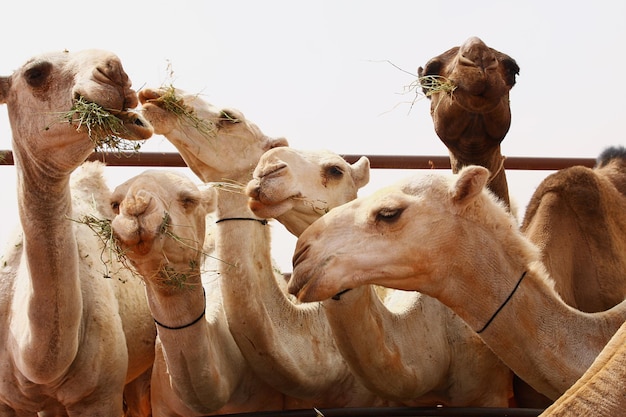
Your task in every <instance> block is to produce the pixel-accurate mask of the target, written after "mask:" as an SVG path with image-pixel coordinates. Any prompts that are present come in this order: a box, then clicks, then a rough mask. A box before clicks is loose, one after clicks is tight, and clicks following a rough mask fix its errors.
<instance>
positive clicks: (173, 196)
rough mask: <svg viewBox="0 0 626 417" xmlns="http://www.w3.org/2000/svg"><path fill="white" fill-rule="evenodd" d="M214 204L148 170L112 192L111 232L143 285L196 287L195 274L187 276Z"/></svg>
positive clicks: (179, 180) (181, 181) (183, 182)
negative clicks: (152, 280)
mask: <svg viewBox="0 0 626 417" xmlns="http://www.w3.org/2000/svg"><path fill="white" fill-rule="evenodd" d="M215 204H216V199H215V191H214V189H212V188H203V189H202V190H200V189H199V188H198V187H197V186H195V185H194V184H193V183H192V182H191V181H190V180H189V179H188V178H187V177H185V176H184V175H182V174H179V173H176V172H171V171H156V170H149V171H145V172H143V173H142V174H140V175H138V176H136V177H134V178H131V179H130V180H128V181H126V182H125V183H123V184H121V185H119V186H118V187H117V188H116V189H115V190H114V191H113V194H112V196H111V206H112V208H113V211H114V212H115V214H116V216H115V218H114V219H113V221H112V223H111V228H112V231H113V235H114V236H115V238H116V241H117V243H118V245H119V246H120V248H121V249H122V250H123V253H124V256H125V257H126V258H127V259H129V260H130V262H131V263H132V264H133V266H135V268H136V269H137V270H138V272H139V273H140V274H141V275H142V277H143V278H144V280H150V279H154V281H155V283H156V284H157V285H160V286H163V285H164V284H165V286H167V285H175V286H181V285H184V284H190V283H199V282H200V281H199V280H200V277H199V276H197V273H196V276H187V275H189V274H191V271H195V270H197V269H198V266H199V263H200V262H201V257H202V246H203V243H204V236H205V218H206V215H207V214H208V213H209V212H212V211H213V210H214V209H215ZM190 279H192V280H193V281H192V282H188V281H187V280H190ZM148 284H150V283H149V282H148Z"/></svg>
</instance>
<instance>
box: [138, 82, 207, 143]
mask: <svg viewBox="0 0 626 417" xmlns="http://www.w3.org/2000/svg"><path fill="white" fill-rule="evenodd" d="M164 91H165V92H164V93H163V94H162V95H161V96H160V97H159V98H155V99H150V100H148V101H147V102H148V103H157V105H159V106H160V107H161V108H162V109H164V110H166V111H168V112H170V113H173V114H175V115H176V116H177V117H178V119H179V120H180V121H181V123H182V124H183V125H189V126H191V127H193V128H194V129H196V130H197V131H198V132H199V133H200V134H201V135H202V136H204V137H205V138H208V139H213V138H215V136H216V132H217V126H216V125H215V123H214V122H212V121H211V120H205V119H202V118H200V117H199V116H198V115H197V114H196V112H195V110H194V108H193V107H191V106H188V105H186V104H185V101H184V100H183V99H182V98H180V97H178V96H177V95H176V88H174V86H173V85H171V84H170V85H169V87H167V88H164Z"/></svg>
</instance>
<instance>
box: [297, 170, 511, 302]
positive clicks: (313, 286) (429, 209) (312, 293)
mask: <svg viewBox="0 0 626 417" xmlns="http://www.w3.org/2000/svg"><path fill="white" fill-rule="evenodd" d="M488 178H489V171H488V170H487V169H485V168H483V167H479V166H470V167H466V168H464V169H463V170H462V171H461V172H460V174H459V175H458V176H456V177H453V179H448V178H446V177H443V176H439V175H435V174H429V175H426V176H414V177H410V178H408V179H405V180H403V181H400V182H398V183H396V184H394V185H391V186H389V187H387V188H383V189H381V190H379V191H377V192H376V193H374V194H372V195H370V196H367V197H361V198H357V199H356V200H353V201H351V202H349V203H346V204H344V205H342V206H340V207H337V208H335V209H333V210H331V211H330V212H329V213H328V214H326V215H325V216H323V217H321V218H320V219H319V220H317V221H315V222H314V223H313V224H312V225H311V226H309V228H307V229H306V230H305V231H304V232H303V233H302V234H301V235H300V237H299V238H298V242H297V245H296V250H295V254H294V257H293V267H294V269H293V275H292V277H291V280H290V282H289V292H290V293H292V294H294V295H297V297H298V298H299V299H300V300H301V301H305V302H308V301H319V300H324V299H327V298H330V297H332V296H334V295H336V294H339V293H341V292H343V291H344V290H348V289H351V288H355V287H358V286H361V285H365V284H379V285H382V286H385V287H390V288H397V289H401V290H417V291H421V292H424V293H426V294H429V295H432V296H436V295H437V294H438V293H439V292H440V291H442V290H443V289H444V287H445V290H446V291H452V290H453V284H454V283H450V282H441V280H438V279H437V278H440V277H442V276H448V275H450V274H451V273H454V268H457V267H458V268H463V267H467V266H466V263H467V262H465V261H464V257H466V256H468V255H469V254H471V252H472V249H475V250H477V251H478V250H480V251H486V250H488V249H486V248H484V247H481V248H480V249H478V248H473V246H472V245H474V244H476V245H479V246H480V245H490V244H492V245H494V248H496V249H494V251H495V252H497V248H498V247H500V246H502V243H501V242H498V241H497V240H496V237H494V235H496V236H499V235H502V234H506V233H509V234H511V233H512V234H515V235H519V233H518V232H517V227H516V226H515V219H514V218H513V217H512V216H511V215H510V214H508V213H507V212H506V211H505V210H504V208H503V206H502V205H501V203H500V202H499V201H498V200H497V199H496V198H495V197H494V196H493V195H492V194H491V193H490V192H488V191H487V190H486V189H485V186H486V183H487V180H488ZM499 230H504V232H501V231H499ZM469 234H471V235H472V239H469V238H468V236H467V235H469ZM520 236H521V235H520ZM466 240H467V241H468V246H467V247H465V246H463V244H464V242H465V241H466ZM476 253H479V252H476ZM473 258H476V256H473ZM479 261H481V260H479ZM485 262H487V261H485Z"/></svg>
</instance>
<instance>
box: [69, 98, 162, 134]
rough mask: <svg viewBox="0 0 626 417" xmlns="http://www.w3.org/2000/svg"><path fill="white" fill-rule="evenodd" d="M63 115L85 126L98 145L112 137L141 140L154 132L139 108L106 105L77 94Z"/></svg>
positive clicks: (71, 121) (80, 126) (72, 121)
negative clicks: (138, 110)
mask: <svg viewBox="0 0 626 417" xmlns="http://www.w3.org/2000/svg"><path fill="white" fill-rule="evenodd" d="M63 117H64V118H65V119H67V120H69V121H70V123H75V124H77V125H78V128H83V127H84V128H85V129H86V130H87V131H88V132H89V136H90V137H91V138H92V139H93V140H94V141H95V142H96V144H98V145H99V144H100V142H109V138H112V137H115V138H120V139H125V140H130V141H142V140H146V139H148V138H150V137H151V136H152V135H153V134H154V128H153V127H152V125H151V124H150V122H148V120H147V119H146V118H145V117H143V115H141V114H140V113H139V112H137V111H135V110H132V109H123V110H119V109H114V108H107V107H104V106H102V105H100V104H98V103H96V102H94V101H91V100H89V99H88V98H87V97H85V96H82V95H80V94H78V95H76V96H75V97H74V100H73V102H72V108H71V109H70V111H69V112H67V114H64V115H63Z"/></svg>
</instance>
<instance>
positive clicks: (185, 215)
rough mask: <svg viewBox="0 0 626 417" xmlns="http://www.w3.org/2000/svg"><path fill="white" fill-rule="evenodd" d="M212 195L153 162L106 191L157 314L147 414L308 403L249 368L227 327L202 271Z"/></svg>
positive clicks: (213, 285)
mask: <svg viewBox="0 0 626 417" xmlns="http://www.w3.org/2000/svg"><path fill="white" fill-rule="evenodd" d="M215 203H216V202H215V190H214V189H213V188H207V187H204V188H203V189H202V190H200V189H198V187H196V186H195V185H194V184H193V183H192V182H191V181H190V180H189V179H188V178H186V177H185V176H183V175H182V174H180V173H176V172H170V171H155V170H149V171H145V172H144V173H142V174H140V175H138V176H136V177H133V178H131V179H129V180H128V181H126V182H125V183H123V184H121V185H120V186H118V187H117V188H116V189H115V191H114V192H113V194H112V197H111V205H112V206H113V207H114V210H115V212H116V214H117V215H116V217H115V218H114V219H113V222H112V223H111V227H112V230H113V234H114V235H115V237H116V240H117V241H118V242H119V244H120V247H121V248H122V249H123V252H124V256H126V257H127V258H128V260H129V261H130V263H131V264H132V265H133V266H134V267H135V269H136V270H137V272H138V273H140V274H141V276H142V277H143V280H144V281H145V283H146V295H147V298H148V303H149V306H150V310H151V312H152V314H153V316H154V319H155V321H156V322H157V329H158V339H157V351H156V360H155V363H154V366H153V370H152V376H153V378H152V401H153V403H152V409H153V415H154V416H155V417H156V416H201V415H207V414H225V413H235V412H238V413H241V412H252V411H262V410H281V409H284V408H305V407H312V406H313V405H312V404H310V403H306V402H304V401H298V400H297V399H291V398H286V397H285V396H284V395H282V394H281V393H280V392H278V391H277V390H275V389H273V388H271V387H270V386H269V385H267V383H265V382H264V381H263V380H261V379H260V378H259V377H258V376H256V375H255V374H254V373H253V372H252V369H251V368H250V366H249V365H248V364H247V363H246V361H245V359H244V357H243V356H242V355H241V352H240V351H239V348H238V347H237V344H236V343H235V340H234V339H233V337H232V335H231V333H230V331H229V329H228V322H227V320H226V316H225V314H224V309H223V306H222V301H221V292H220V286H219V281H218V280H217V279H215V275H214V274H213V273H212V271H211V270H208V271H205V272H206V273H204V274H203V271H201V265H202V264H204V267H205V268H207V267H208V265H207V262H203V258H204V257H205V256H212V255H213V254H207V253H205V252H204V249H203V247H206V246H210V245H206V244H204V239H205V222H206V220H205V219H206V218H207V215H208V214H209V213H212V212H213V211H214V209H215ZM210 218H212V217H210ZM213 256H214V255H213ZM212 259H214V258H209V259H208V260H212ZM208 263H210V262H208ZM213 263H214V262H213Z"/></svg>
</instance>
